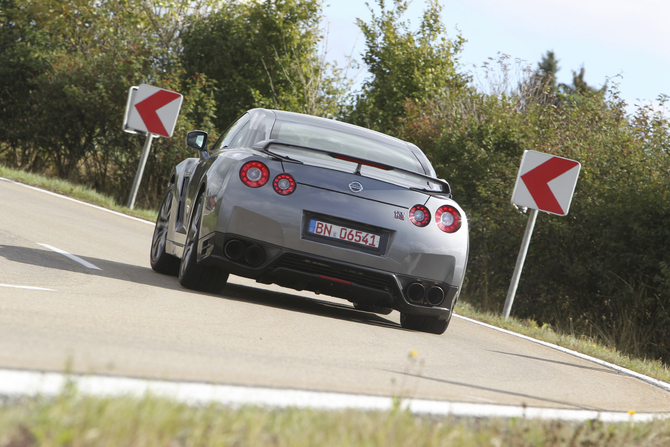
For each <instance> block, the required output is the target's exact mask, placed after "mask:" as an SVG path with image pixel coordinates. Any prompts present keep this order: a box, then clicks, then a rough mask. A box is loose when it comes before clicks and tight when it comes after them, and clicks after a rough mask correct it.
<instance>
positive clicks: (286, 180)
mask: <svg viewBox="0 0 670 447" xmlns="http://www.w3.org/2000/svg"><path fill="white" fill-rule="evenodd" d="M272 187H273V188H274V189H275V192H276V193H277V194H280V195H282V196H287V195H289V194H293V191H295V187H296V182H295V180H294V179H293V177H292V176H291V175H289V174H279V175H278V176H277V177H275V179H274V181H273V182H272Z"/></svg>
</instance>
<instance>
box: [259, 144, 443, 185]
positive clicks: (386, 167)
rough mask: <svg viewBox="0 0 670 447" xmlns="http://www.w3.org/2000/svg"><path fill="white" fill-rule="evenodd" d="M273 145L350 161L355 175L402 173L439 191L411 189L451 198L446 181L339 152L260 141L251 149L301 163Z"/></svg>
mask: <svg viewBox="0 0 670 447" xmlns="http://www.w3.org/2000/svg"><path fill="white" fill-rule="evenodd" d="M273 144H275V145H281V146H287V147H295V148H298V149H304V150H307V151H311V152H318V153H321V154H326V155H328V156H330V157H332V158H335V159H338V160H344V161H350V162H352V163H357V166H356V170H355V171H354V174H356V175H362V174H361V167H362V166H371V167H373V168H377V169H381V170H383V171H396V172H402V173H403V174H407V175H410V176H412V177H417V178H420V179H423V180H426V181H427V182H430V183H433V184H437V185H438V186H440V188H441V190H440V191H436V190H433V189H426V188H411V189H415V190H419V191H423V192H427V193H439V194H446V195H447V196H449V198H451V186H449V183H448V182H447V181H446V180H442V179H438V178H434V177H430V176H428V175H425V174H421V173H419V172H414V171H410V170H408V169H403V168H398V167H396V166H391V165H387V164H385V163H379V162H377V161H373V160H367V159H365V158H360V157H355V156H353V155H347V154H341V153H339V152H333V151H328V150H324V149H317V148H314V147H309V146H301V145H299V144H293V143H282V142H281V141H279V140H262V141H259V142H258V143H256V144H254V146H253V148H254V149H256V150H258V151H261V152H264V153H266V154H268V155H270V156H272V157H276V158H278V159H281V160H284V161H288V162H293V163H302V161H300V160H296V159H294V158H291V157H288V156H285V155H281V154H277V153H274V152H272V151H271V150H270V149H269V147H270V146H271V145H273Z"/></svg>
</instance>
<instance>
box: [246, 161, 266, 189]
mask: <svg viewBox="0 0 670 447" xmlns="http://www.w3.org/2000/svg"><path fill="white" fill-rule="evenodd" d="M240 180H242V183H244V184H245V185H247V186H248V187H250V188H260V187H261V186H263V185H265V184H266V183H267V182H268V180H270V170H269V169H268V167H267V166H265V165H264V164H263V163H261V162H260V161H250V162H248V163H245V164H244V165H243V166H242V168H241V169H240Z"/></svg>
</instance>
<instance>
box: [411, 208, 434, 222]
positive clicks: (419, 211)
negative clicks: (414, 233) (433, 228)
mask: <svg viewBox="0 0 670 447" xmlns="http://www.w3.org/2000/svg"><path fill="white" fill-rule="evenodd" d="M409 220H410V222H412V223H413V224H414V225H416V226H417V227H425V226H426V225H428V223H429V222H430V211H428V208H426V207H425V206H423V205H414V206H413V207H412V209H411V210H409Z"/></svg>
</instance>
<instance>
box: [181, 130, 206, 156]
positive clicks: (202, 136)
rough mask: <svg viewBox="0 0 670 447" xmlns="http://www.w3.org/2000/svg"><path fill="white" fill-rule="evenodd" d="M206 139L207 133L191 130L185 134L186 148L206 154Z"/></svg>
mask: <svg viewBox="0 0 670 447" xmlns="http://www.w3.org/2000/svg"><path fill="white" fill-rule="evenodd" d="M207 137H208V135H207V132H205V131H204V130H192V131H190V132H189V133H187V134H186V146H188V147H190V148H192V149H195V150H198V151H200V152H206V151H207Z"/></svg>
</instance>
